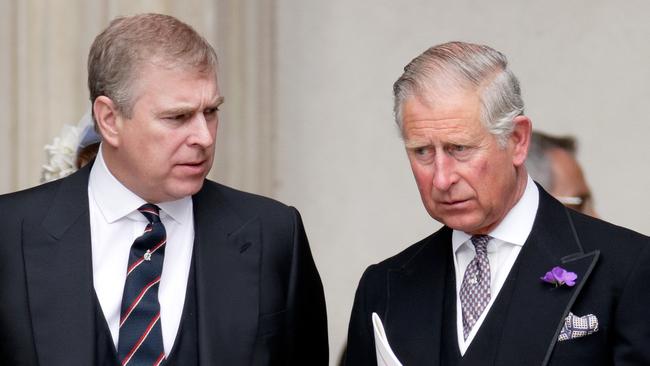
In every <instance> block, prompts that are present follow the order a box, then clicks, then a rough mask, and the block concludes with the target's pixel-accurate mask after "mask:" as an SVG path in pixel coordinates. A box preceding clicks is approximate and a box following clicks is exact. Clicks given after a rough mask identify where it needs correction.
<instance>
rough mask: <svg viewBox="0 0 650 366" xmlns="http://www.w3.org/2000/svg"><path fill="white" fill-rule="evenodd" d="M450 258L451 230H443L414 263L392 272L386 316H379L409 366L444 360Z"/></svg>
mask: <svg viewBox="0 0 650 366" xmlns="http://www.w3.org/2000/svg"><path fill="white" fill-rule="evenodd" d="M450 258H451V230H450V229H448V228H443V229H442V230H440V231H438V232H437V233H436V234H435V235H434V236H433V237H432V238H431V239H429V241H428V242H427V243H426V244H425V245H424V246H423V247H422V248H421V249H420V252H418V253H417V254H416V255H415V256H414V257H413V258H412V259H411V261H409V262H408V263H407V264H406V265H404V266H403V267H401V268H396V269H393V270H391V271H390V272H389V279H388V293H389V296H388V306H387V309H386V314H384V315H382V314H379V315H380V317H381V318H382V321H383V322H384V327H385V329H386V334H387V337H388V341H389V343H390V344H391V347H392V349H393V351H395V354H396V356H397V358H399V359H400V361H401V362H402V363H403V364H405V365H420V364H437V363H438V360H439V359H440V340H441V336H442V328H443V323H442V314H443V306H444V302H443V301H444V290H445V278H446V276H449V275H450V273H449V272H448V269H449V260H450ZM384 319H385V320H384Z"/></svg>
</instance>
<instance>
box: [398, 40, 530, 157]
mask: <svg viewBox="0 0 650 366" xmlns="http://www.w3.org/2000/svg"><path fill="white" fill-rule="evenodd" d="M450 90H456V91H465V90H476V91H477V92H478V93H479V97H480V101H481V122H482V123H483V124H484V125H485V126H486V128H487V129H488V131H490V133H491V134H493V135H494V136H495V137H496V138H497V140H498V141H499V143H500V144H501V146H505V143H506V141H507V138H508V137H509V136H510V134H511V133H512V130H513V128H514V124H513V120H514V118H515V117H517V116H519V115H522V114H523V113H524V102H523V100H522V98H521V89H520V87H519V81H518V80H517V77H516V76H515V75H514V74H513V73H512V71H510V69H508V60H507V58H506V56H505V55H503V54H502V53H501V52H499V51H496V50H494V49H492V48H490V47H488V46H484V45H477V44H472V43H464V42H449V43H444V44H441V45H438V46H434V47H431V48H429V49H428V50H426V51H424V53H422V54H421V55H419V56H418V57H416V58H414V59H413V60H412V61H411V62H410V63H409V64H408V65H406V66H405V67H404V73H403V74H402V76H400V77H399V79H397V81H396V82H395V84H393V95H394V98H395V104H394V107H393V112H394V114H395V122H397V125H398V126H399V128H400V131H402V117H403V116H402V106H403V104H404V102H405V101H406V100H407V99H409V98H412V97H416V98H421V99H423V100H425V101H427V102H429V103H431V104H435V100H433V99H435V98H434V97H433V96H434V95H438V96H440V94H439V93H445V92H448V91H450ZM443 95H444V94H443ZM440 97H442V96H440Z"/></svg>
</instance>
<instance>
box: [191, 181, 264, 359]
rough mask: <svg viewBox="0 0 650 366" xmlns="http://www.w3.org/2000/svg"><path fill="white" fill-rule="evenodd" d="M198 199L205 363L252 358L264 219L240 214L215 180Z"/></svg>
mask: <svg viewBox="0 0 650 366" xmlns="http://www.w3.org/2000/svg"><path fill="white" fill-rule="evenodd" d="M193 202H194V222H195V246H194V248H195V251H194V255H195V261H196V287H197V304H198V325H199V352H200V354H199V359H200V363H201V364H202V365H216V364H224V365H235V364H247V363H248V362H246V360H250V358H251V356H252V355H251V350H252V349H253V347H254V342H255V339H256V333H257V321H258V313H259V291H260V290H259V280H260V279H259V274H260V259H261V253H262V243H261V226H260V222H259V219H258V218H256V217H254V218H249V219H242V218H240V217H239V216H238V215H237V214H236V213H235V212H234V211H232V209H231V208H230V207H229V206H228V205H227V203H226V202H225V201H224V199H223V197H222V196H221V195H220V194H219V192H218V188H215V185H214V183H212V182H206V183H205V185H204V187H203V189H202V190H201V191H200V192H199V193H198V194H197V195H196V196H194V197H193Z"/></svg>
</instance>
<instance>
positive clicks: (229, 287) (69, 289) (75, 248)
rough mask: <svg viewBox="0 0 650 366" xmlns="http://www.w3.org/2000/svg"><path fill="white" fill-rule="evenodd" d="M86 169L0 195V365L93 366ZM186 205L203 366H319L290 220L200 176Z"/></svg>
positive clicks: (316, 285) (314, 291)
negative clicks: (192, 238)
mask: <svg viewBox="0 0 650 366" xmlns="http://www.w3.org/2000/svg"><path fill="white" fill-rule="evenodd" d="M89 171H90V167H89V166H88V167H86V168H84V169H82V170H80V171H78V172H77V173H75V174H73V175H71V176H70V177H67V178H64V179H61V180H58V181H55V182H51V183H48V184H44V185H41V186H38V187H35V188H32V189H29V190H25V191H22V192H17V193H11V194H8V195H4V196H0V216H1V219H0V365H12V366H16V365H30V366H31V365H41V366H46V365H52V366H55V365H62V366H63V365H65V366H75V365H79V366H90V365H92V364H93V360H94V359H95V358H94V357H95V354H94V353H95V349H94V344H95V338H96V336H97V332H98V331H99V330H98V329H95V328H96V322H95V312H94V309H95V308H94V289H93V276H92V273H93V271H92V261H91V245H90V224H89V215H88V193H87V187H88V175H89ZM192 199H193V204H194V220H195V243H194V254H195V263H194V265H195V271H196V272H195V273H196V301H197V323H198V343H199V344H198V349H199V353H200V354H199V355H198V359H199V361H200V364H201V365H327V360H328V345H327V320H326V313H325V301H324V296H323V287H322V284H321V280H320V277H319V275H318V272H317V270H316V267H315V265H314V261H313V259H312V256H311V252H310V249H309V245H308V242H307V237H306V235H305V232H304V229H303V226H302V222H301V219H300V216H299V214H298V212H297V211H296V210H295V209H294V208H291V207H288V206H285V205H283V204H281V203H278V202H276V201H273V200H270V199H267V198H263V197H260V196H256V195H252V194H248V193H243V192H239V191H236V190H234V189H231V188H228V187H225V186H223V185H220V184H217V183H214V182H211V181H207V180H206V181H205V184H204V185H203V188H202V189H201V191H200V192H198V193H197V194H196V195H194V196H193V197H192Z"/></svg>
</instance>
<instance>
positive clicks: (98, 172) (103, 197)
mask: <svg viewBox="0 0 650 366" xmlns="http://www.w3.org/2000/svg"><path fill="white" fill-rule="evenodd" d="M88 191H89V192H90V196H91V198H92V199H93V200H94V201H95V203H96V204H97V207H98V208H99V211H100V212H101V213H102V215H103V216H104V219H105V220H106V222H108V223H113V222H115V221H117V220H119V219H121V218H123V217H125V216H128V215H129V214H131V213H132V212H134V211H135V210H137V209H138V207H140V206H142V205H144V204H145V203H147V202H146V201H145V200H143V199H142V198H140V197H139V196H138V195H136V194H135V193H133V192H132V191H131V190H129V189H128V188H126V187H125V186H124V185H123V184H122V182H120V181H119V180H117V178H115V176H114V175H113V174H112V173H111V172H110V171H109V170H108V167H107V166H106V162H105V161H104V156H103V154H102V147H101V146H100V147H99V151H98V153H97V157H96V158H95V163H94V164H93V166H92V168H91V170H90V177H89V180H88ZM157 206H158V207H160V209H161V210H162V213H161V216H162V217H165V216H169V217H170V218H171V219H173V220H174V221H176V222H178V223H181V224H182V223H183V221H186V218H188V217H191V212H192V198H191V197H189V196H188V197H183V198H181V199H179V200H175V201H169V202H161V203H158V204H157ZM143 217H144V216H143Z"/></svg>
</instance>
